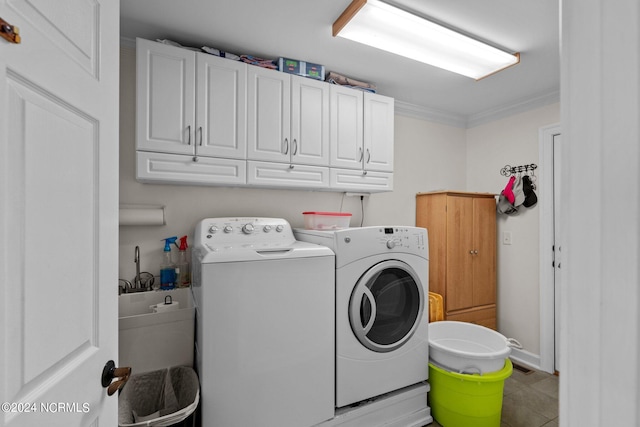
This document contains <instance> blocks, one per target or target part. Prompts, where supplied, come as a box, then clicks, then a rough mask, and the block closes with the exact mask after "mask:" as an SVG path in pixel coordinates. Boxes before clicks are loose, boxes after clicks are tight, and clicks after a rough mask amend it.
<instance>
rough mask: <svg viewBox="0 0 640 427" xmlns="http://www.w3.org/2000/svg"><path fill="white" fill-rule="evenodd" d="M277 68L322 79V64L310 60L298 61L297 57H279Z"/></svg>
mask: <svg viewBox="0 0 640 427" xmlns="http://www.w3.org/2000/svg"><path fill="white" fill-rule="evenodd" d="M278 70H280V71H282V72H283V73H289V74H295V75H297V76H303V77H310V78H312V79H316V80H324V65H320V64H313V63H311V62H306V61H299V60H297V59H290V58H279V59H278Z"/></svg>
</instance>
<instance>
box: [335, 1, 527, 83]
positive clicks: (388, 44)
mask: <svg viewBox="0 0 640 427" xmlns="http://www.w3.org/2000/svg"><path fill="white" fill-rule="evenodd" d="M333 36H334V37H335V36H340V37H344V38H347V39H350V40H353V41H356V42H359V43H363V44H366V45H369V46H373V47H375V48H378V49H382V50H386V51H387V52H391V53H395V54H397V55H402V56H405V57H407V58H411V59H414V60H416V61H420V62H424V63H425V64H429V65H433V66H435V67H439V68H443V69H445V70H449V71H453V72H454V73H458V74H462V75H464V76H467V77H471V78H474V79H476V80H480V79H482V78H484V77H487V76H490V75H491V74H494V73H497V72H498V71H502V70H504V69H505V68H507V67H511V66H513V65H515V64H517V63H519V62H520V54H519V53H515V54H511V53H507V52H505V51H503V50H500V49H497V48H495V47H493V46H490V45H488V44H486V43H483V42H480V41H478V40H475V39H472V38H471V37H468V36H466V35H463V34H461V33H458V32H456V31H453V30H450V29H449V28H446V27H443V26H441V25H438V24H436V23H434V22H431V21H428V20H426V19H424V18H422V17H419V16H416V15H414V14H412V13H409V12H406V11H404V10H402V9H398V8H397V7H394V6H392V5H390V4H388V3H384V2H382V1H379V0H353V1H352V2H351V4H350V5H349V6H348V7H347V8H346V9H345V11H344V12H342V15H340V17H339V18H338V19H337V20H336V22H334V23H333Z"/></svg>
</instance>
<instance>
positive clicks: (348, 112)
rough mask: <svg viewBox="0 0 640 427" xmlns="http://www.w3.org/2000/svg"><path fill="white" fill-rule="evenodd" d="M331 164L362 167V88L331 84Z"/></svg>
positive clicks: (342, 166) (352, 167) (355, 167)
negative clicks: (360, 89) (355, 88)
mask: <svg viewBox="0 0 640 427" xmlns="http://www.w3.org/2000/svg"><path fill="white" fill-rule="evenodd" d="M330 88H331V89H330V91H331V166H332V167H339V168H347V169H362V159H363V158H364V147H363V128H364V118H363V117H364V113H363V110H364V105H363V101H362V99H363V92H362V91H359V90H354V89H349V88H345V87H342V86H338V85H331V86H330Z"/></svg>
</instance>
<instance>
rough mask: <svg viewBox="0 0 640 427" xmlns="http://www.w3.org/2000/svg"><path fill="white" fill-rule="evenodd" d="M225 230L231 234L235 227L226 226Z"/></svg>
mask: <svg viewBox="0 0 640 427" xmlns="http://www.w3.org/2000/svg"><path fill="white" fill-rule="evenodd" d="M223 230H224V232H225V233H231V232H232V231H233V227H232V226H230V225H225V226H224V229H223Z"/></svg>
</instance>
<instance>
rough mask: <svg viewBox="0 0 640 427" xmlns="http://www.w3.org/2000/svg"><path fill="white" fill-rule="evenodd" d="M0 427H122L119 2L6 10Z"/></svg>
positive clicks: (1, 58) (41, 0)
mask: <svg viewBox="0 0 640 427" xmlns="http://www.w3.org/2000/svg"><path fill="white" fill-rule="evenodd" d="M0 17H1V18H3V19H4V20H6V21H7V22H9V23H10V24H13V25H17V26H19V27H20V30H21V31H20V32H21V34H22V43H21V44H11V43H9V42H8V41H6V40H5V39H3V38H0V80H1V82H0V306H1V308H0V319H1V320H0V348H1V349H2V355H1V356H0V402H8V405H7V404H4V403H3V406H2V411H1V412H0V426H3V427H13V426H54V427H56V426H72V427H76V426H77V427H85V426H100V427H102V426H104V427H107V426H108V427H113V426H114V425H116V424H117V396H111V397H108V396H107V394H106V391H105V389H104V388H103V387H102V385H101V373H102V370H103V367H104V365H105V362H107V361H108V360H110V359H113V360H117V355H118V347H117V327H118V326H117V325H118V323H117V315H118V313H117V292H116V291H115V289H116V288H115V284H116V282H117V262H118V261H117V248H118V245H117V236H118V229H117V227H118V73H119V68H118V64H119V39H118V34H119V31H118V23H119V6H118V2H113V1H106V2H103V1H100V0H95V1H85V0H58V1H55V2H50V1H46V0H31V1H26V0H0Z"/></svg>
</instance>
